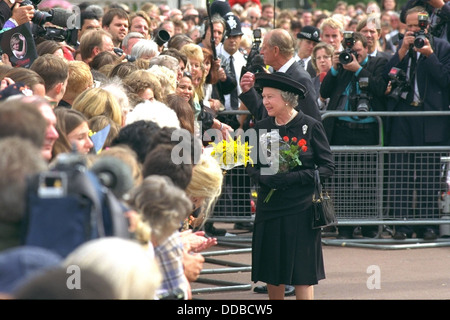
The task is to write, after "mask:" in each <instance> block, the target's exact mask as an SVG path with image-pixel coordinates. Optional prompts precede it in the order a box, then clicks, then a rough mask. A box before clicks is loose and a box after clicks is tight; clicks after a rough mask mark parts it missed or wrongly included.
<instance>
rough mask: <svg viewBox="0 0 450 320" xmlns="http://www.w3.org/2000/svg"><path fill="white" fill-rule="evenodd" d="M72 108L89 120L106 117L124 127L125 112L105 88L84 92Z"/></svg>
mask: <svg viewBox="0 0 450 320" xmlns="http://www.w3.org/2000/svg"><path fill="white" fill-rule="evenodd" d="M72 108H73V109H75V110H78V111H80V112H82V113H83V114H84V115H85V116H86V117H87V118H88V119H90V118H92V117H94V116H98V115H105V116H108V117H110V118H111V119H112V120H113V121H114V122H115V123H117V124H118V125H119V126H121V127H122V126H123V112H122V108H121V107H120V104H119V102H118V101H117V99H116V97H115V96H114V95H113V94H112V93H110V92H109V91H107V90H105V89H103V88H92V89H88V90H85V91H83V92H82V93H81V94H80V95H79V96H78V97H77V98H76V99H75V100H74V102H73V105H72Z"/></svg>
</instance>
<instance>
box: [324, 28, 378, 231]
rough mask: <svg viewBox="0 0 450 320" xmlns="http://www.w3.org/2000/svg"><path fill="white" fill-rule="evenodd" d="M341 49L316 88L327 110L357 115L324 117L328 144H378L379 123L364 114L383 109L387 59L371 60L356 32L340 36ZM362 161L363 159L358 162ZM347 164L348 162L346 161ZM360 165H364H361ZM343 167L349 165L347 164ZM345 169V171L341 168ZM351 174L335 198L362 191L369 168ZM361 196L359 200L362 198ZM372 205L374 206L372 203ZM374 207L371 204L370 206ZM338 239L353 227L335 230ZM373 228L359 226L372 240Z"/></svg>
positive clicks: (351, 209)
mask: <svg viewBox="0 0 450 320" xmlns="http://www.w3.org/2000/svg"><path fill="white" fill-rule="evenodd" d="M343 45H344V48H345V49H344V50H343V51H340V52H335V53H334V55H333V66H332V67H331V69H330V70H329V71H328V72H327V75H326V76H325V78H324V79H323V82H322V85H321V86H320V97H321V99H327V98H330V101H329V103H328V107H327V111H330V110H332V111H334V110H336V111H358V112H360V113H361V116H360V117H359V116H358V117H354V116H352V117H351V116H345V117H328V118H325V119H324V120H323V125H324V127H325V130H326V133H327V137H328V140H329V142H330V145H353V146H361V145H363V146H364V145H377V144H380V143H381V141H379V123H378V121H377V120H376V119H375V118H374V117H367V116H364V114H365V113H366V112H367V111H383V109H384V107H385V97H384V92H385V90H386V86H387V81H386V80H385V79H383V70H384V66H385V64H386V63H387V59H385V58H380V57H372V56H369V54H368V46H367V39H366V37H364V35H362V34H361V33H359V32H355V33H345V34H344V43H343ZM337 156H338V157H344V158H343V159H342V160H341V161H342V162H341V163H343V166H345V164H346V163H349V162H348V161H347V159H346V158H345V157H346V155H337ZM362 160H363V159H362ZM350 163H351V162H350ZM361 163H364V162H361ZM347 166H349V165H348V164H347ZM343 170H346V169H343ZM348 170H349V171H348V172H350V170H351V172H352V173H353V174H352V175H349V176H348V177H346V180H345V181H343V186H342V188H339V189H338V190H336V197H337V198H341V199H344V198H347V199H351V198H353V199H354V198H355V195H357V194H358V193H361V192H362V188H361V186H362V185H363V183H367V181H365V182H364V179H366V180H367V171H368V170H370V168H367V167H364V168H361V171H360V172H358V170H357V168H349V169H348ZM357 197H361V198H360V199H363V195H361V196H359V195H357ZM352 205H353V207H352V206H349V208H347V209H348V211H346V212H348V213H349V214H351V213H354V212H358V211H360V210H365V208H363V207H362V206H367V208H370V205H372V204H371V203H369V201H365V202H364V203H352ZM373 205H374V204H373ZM374 206H375V205H374ZM338 229H339V234H338V237H339V238H345V239H349V238H352V237H353V229H354V227H347V226H343V227H341V226H340V227H339V228H338ZM376 229H377V227H376V226H375V227H371V226H363V227H362V235H363V236H365V237H371V238H372V237H375V236H376V234H377V232H376Z"/></svg>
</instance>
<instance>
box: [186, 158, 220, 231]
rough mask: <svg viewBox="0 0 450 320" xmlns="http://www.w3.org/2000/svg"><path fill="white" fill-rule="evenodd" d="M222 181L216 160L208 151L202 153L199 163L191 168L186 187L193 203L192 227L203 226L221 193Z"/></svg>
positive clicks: (198, 227)
mask: <svg viewBox="0 0 450 320" xmlns="http://www.w3.org/2000/svg"><path fill="white" fill-rule="evenodd" d="M222 181H223V172H222V169H221V168H220V166H219V164H218V162H217V161H216V160H215V159H214V158H213V157H212V156H211V155H210V154H209V153H206V152H204V153H202V155H201V157H200V161H199V163H197V164H196V165H195V166H194V168H193V169H192V178H191V181H190V183H189V185H188V186H187V188H186V194H187V195H188V196H189V198H190V199H191V201H192V203H193V205H194V206H193V211H194V214H193V218H194V219H193V222H192V223H191V226H192V227H193V228H194V229H200V228H201V227H203V225H204V224H205V222H206V220H207V219H208V217H209V215H210V213H211V211H212V209H213V208H214V205H215V203H216V201H217V199H218V197H219V196H220V194H221V193H222ZM185 229H187V228H186V226H185Z"/></svg>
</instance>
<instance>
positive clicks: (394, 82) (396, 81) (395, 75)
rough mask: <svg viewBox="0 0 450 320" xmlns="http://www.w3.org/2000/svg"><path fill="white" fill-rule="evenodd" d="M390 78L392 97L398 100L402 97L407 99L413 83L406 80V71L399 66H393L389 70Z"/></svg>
mask: <svg viewBox="0 0 450 320" xmlns="http://www.w3.org/2000/svg"><path fill="white" fill-rule="evenodd" d="M389 78H390V79H391V86H392V91H391V93H390V94H389V96H390V97H391V98H393V99H394V100H395V101H398V100H399V99H400V98H402V99H406V96H407V95H408V93H409V91H410V90H411V85H410V84H409V82H408V81H407V80H406V72H405V71H403V70H402V69H399V68H395V67H394V68H392V69H391V70H390V71H389Z"/></svg>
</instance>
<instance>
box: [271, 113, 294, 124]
mask: <svg viewBox="0 0 450 320" xmlns="http://www.w3.org/2000/svg"><path fill="white" fill-rule="evenodd" d="M297 113H298V112H297V111H295V110H294V111H293V112H292V115H291V117H290V118H289V120H288V121H286V122H285V123H284V124H280V123H278V121H277V118H275V124H276V125H277V126H283V125H287V124H288V123H289V122H291V121H292V119H294V118H295V116H296V115H297Z"/></svg>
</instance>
